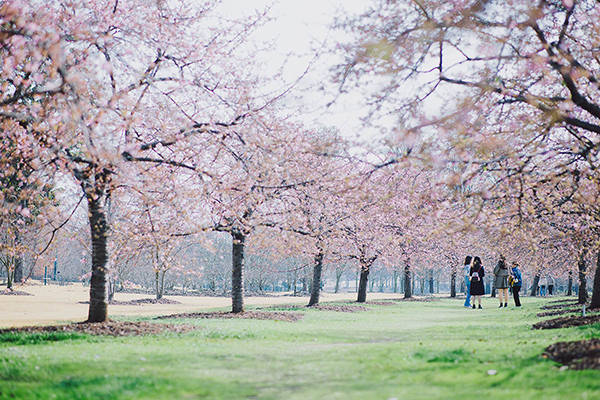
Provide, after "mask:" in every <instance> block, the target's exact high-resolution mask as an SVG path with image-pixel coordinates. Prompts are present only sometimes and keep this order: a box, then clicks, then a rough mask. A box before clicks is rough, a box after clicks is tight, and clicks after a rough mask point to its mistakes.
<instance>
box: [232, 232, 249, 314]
mask: <svg viewBox="0 0 600 400" xmlns="http://www.w3.org/2000/svg"><path fill="white" fill-rule="evenodd" d="M231 237H232V239H233V245H232V266H231V312H233V313H241V312H243V311H244V281H243V270H244V242H245V241H246V236H245V235H244V234H243V233H241V232H236V231H233V232H232V233H231Z"/></svg>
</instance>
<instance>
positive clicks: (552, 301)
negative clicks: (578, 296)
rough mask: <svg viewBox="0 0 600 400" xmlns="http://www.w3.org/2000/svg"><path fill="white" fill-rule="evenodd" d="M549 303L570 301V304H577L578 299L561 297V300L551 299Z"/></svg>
mask: <svg viewBox="0 0 600 400" xmlns="http://www.w3.org/2000/svg"><path fill="white" fill-rule="evenodd" d="M548 303H550V304H558V303H569V304H577V303H578V301H577V300H573V299H559V300H550V301H549V302H548Z"/></svg>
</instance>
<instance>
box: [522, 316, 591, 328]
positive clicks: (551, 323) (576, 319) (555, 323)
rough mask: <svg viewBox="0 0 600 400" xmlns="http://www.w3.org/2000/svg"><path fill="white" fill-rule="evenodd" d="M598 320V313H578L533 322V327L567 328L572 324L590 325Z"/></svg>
mask: <svg viewBox="0 0 600 400" xmlns="http://www.w3.org/2000/svg"><path fill="white" fill-rule="evenodd" d="M598 322H600V314H596V315H587V316H585V317H582V316H579V315H571V316H568V317H561V318H554V319H549V320H546V321H540V322H538V323H536V324H533V329H556V328H569V327H572V326H583V325H591V324H595V323H598Z"/></svg>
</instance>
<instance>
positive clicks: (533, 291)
mask: <svg viewBox="0 0 600 400" xmlns="http://www.w3.org/2000/svg"><path fill="white" fill-rule="evenodd" d="M539 283H540V274H535V276H534V277H533V284H532V285H531V293H529V295H530V296H532V297H535V296H536V295H537V290H538V284H539Z"/></svg>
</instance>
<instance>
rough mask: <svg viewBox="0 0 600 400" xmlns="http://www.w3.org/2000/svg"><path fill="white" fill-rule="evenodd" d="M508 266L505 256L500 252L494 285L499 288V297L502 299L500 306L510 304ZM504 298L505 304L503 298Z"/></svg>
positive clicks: (495, 269)
mask: <svg viewBox="0 0 600 400" xmlns="http://www.w3.org/2000/svg"><path fill="white" fill-rule="evenodd" d="M509 275H510V274H509V273H508V267H507V265H506V261H505V259H504V256H503V255H502V254H500V260H498V264H496V267H495V268H494V287H495V288H496V289H497V290H498V299H499V300H500V307H499V308H502V307H506V306H508V276H509ZM503 299H504V305H502V300H503Z"/></svg>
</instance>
